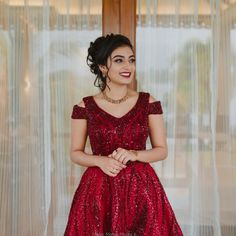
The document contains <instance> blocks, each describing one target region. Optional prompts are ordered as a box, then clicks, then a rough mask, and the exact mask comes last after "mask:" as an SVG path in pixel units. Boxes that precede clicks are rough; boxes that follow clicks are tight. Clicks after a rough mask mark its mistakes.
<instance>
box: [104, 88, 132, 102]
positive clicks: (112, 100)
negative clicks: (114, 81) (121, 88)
mask: <svg viewBox="0 0 236 236" xmlns="http://www.w3.org/2000/svg"><path fill="white" fill-rule="evenodd" d="M102 94H103V99H105V100H106V101H108V102H111V103H114V104H119V103H121V102H124V101H126V100H127V98H128V90H127V93H126V94H125V96H124V97H123V98H120V99H117V100H115V99H112V98H110V97H108V96H107V94H106V92H105V91H103V92H102Z"/></svg>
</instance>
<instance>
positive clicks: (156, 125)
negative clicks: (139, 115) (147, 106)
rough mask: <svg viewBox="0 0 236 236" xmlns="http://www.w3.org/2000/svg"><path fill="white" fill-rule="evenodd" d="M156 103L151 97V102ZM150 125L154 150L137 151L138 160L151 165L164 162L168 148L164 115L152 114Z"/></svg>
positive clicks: (149, 120)
mask: <svg viewBox="0 0 236 236" xmlns="http://www.w3.org/2000/svg"><path fill="white" fill-rule="evenodd" d="M154 101H155V99H154V98H153V97H152V96H150V98H149V102H150V103H151V102H154ZM148 123H149V133H150V141H151V144H152V149H150V150H143V151H142V150H140V151H137V152H136V154H137V156H136V160H137V161H141V162H149V163H150V162H156V161H161V160H164V159H165V158H166V157H167V155H168V148H167V140H166V130H165V125H164V120H163V115H162V114H150V115H149V118H148Z"/></svg>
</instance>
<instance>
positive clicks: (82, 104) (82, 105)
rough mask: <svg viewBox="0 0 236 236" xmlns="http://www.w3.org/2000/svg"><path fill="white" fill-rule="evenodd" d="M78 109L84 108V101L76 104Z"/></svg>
mask: <svg viewBox="0 0 236 236" xmlns="http://www.w3.org/2000/svg"><path fill="white" fill-rule="evenodd" d="M77 105H78V106H79V107H85V104H84V101H83V100H81V101H80V102H79V103H78V104H77Z"/></svg>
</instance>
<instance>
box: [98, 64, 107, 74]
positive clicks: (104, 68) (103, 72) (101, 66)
mask: <svg viewBox="0 0 236 236" xmlns="http://www.w3.org/2000/svg"><path fill="white" fill-rule="evenodd" d="M98 67H99V70H100V71H101V72H102V74H103V75H106V74H107V67H106V66H105V65H98Z"/></svg>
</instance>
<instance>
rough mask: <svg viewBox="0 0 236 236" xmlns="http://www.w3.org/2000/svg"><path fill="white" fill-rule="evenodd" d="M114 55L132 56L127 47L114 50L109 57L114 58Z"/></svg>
mask: <svg viewBox="0 0 236 236" xmlns="http://www.w3.org/2000/svg"><path fill="white" fill-rule="evenodd" d="M115 55H121V56H131V55H134V53H133V51H132V49H131V48H130V47H129V46H121V47H118V48H116V49H115V50H114V51H113V52H112V54H111V57H113V56H115Z"/></svg>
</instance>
